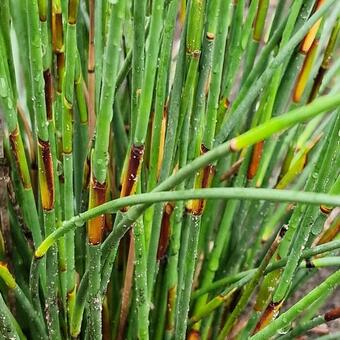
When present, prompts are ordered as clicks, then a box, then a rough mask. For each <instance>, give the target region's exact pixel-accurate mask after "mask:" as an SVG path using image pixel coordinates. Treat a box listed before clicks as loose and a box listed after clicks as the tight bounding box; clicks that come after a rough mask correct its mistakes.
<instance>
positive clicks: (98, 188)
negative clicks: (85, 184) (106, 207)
mask: <svg viewBox="0 0 340 340" xmlns="http://www.w3.org/2000/svg"><path fill="white" fill-rule="evenodd" d="M105 194H106V182H104V183H100V182H98V181H97V180H96V178H94V176H93V175H92V176H91V183H90V195H89V196H90V197H89V208H94V207H97V206H98V205H101V204H103V203H105ZM104 227H105V215H104V214H102V215H99V216H96V217H94V218H91V219H90V220H89V222H88V224H87V234H88V238H89V243H90V244H91V245H97V244H99V243H101V242H102V236H103V230H104Z"/></svg>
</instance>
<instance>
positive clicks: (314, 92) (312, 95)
mask: <svg viewBox="0 0 340 340" xmlns="http://www.w3.org/2000/svg"><path fill="white" fill-rule="evenodd" d="M326 71H327V69H325V68H323V67H322V66H321V67H320V68H319V71H318V74H317V75H316V77H315V79H314V83H313V87H312V90H311V92H310V95H309V98H308V103H310V102H312V101H313V100H314V99H315V98H316V96H317V95H318V92H319V89H320V86H321V83H322V80H323V77H324V76H325V73H326Z"/></svg>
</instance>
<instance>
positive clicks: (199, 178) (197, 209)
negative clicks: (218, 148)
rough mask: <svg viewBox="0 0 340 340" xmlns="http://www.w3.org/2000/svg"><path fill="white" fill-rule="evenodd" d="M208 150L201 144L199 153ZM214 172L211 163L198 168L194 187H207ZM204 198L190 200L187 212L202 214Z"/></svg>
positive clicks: (196, 214)
mask: <svg viewBox="0 0 340 340" xmlns="http://www.w3.org/2000/svg"><path fill="white" fill-rule="evenodd" d="M208 151H209V150H208V149H207V148H206V147H205V146H204V145H203V144H201V155H203V154H205V153H206V152H208ZM214 174H215V166H214V165H212V164H209V165H207V166H206V167H204V168H203V169H201V170H199V172H198V174H197V175H196V180H195V188H196V189H198V188H202V189H205V188H209V187H210V185H211V181H212V179H213V177H214ZM205 203H206V200H204V199H197V200H191V201H189V202H188V204H187V205H186V210H187V212H189V213H191V214H192V215H195V216H199V215H202V213H203V210H204V207H205Z"/></svg>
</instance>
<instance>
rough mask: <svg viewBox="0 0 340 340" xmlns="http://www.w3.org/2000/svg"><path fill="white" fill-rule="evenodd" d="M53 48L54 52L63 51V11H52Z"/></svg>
mask: <svg viewBox="0 0 340 340" xmlns="http://www.w3.org/2000/svg"><path fill="white" fill-rule="evenodd" d="M51 22H52V48H53V52H54V53H62V52H63V46H64V42H63V40H64V39H63V17H62V14H61V11H60V12H59V11H58V12H55V11H52V20H51Z"/></svg>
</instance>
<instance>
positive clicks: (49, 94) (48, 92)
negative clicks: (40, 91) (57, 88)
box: [44, 68, 53, 121]
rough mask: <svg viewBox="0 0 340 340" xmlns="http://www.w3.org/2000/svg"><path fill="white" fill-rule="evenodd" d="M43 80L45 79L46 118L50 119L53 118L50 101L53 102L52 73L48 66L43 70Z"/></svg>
mask: <svg viewBox="0 0 340 340" xmlns="http://www.w3.org/2000/svg"><path fill="white" fill-rule="evenodd" d="M44 81H45V103H46V113H47V119H48V120H49V121H51V120H52V119H53V111H52V102H53V86H52V75H51V71H50V69H49V68H48V69H47V70H45V71H44Z"/></svg>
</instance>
